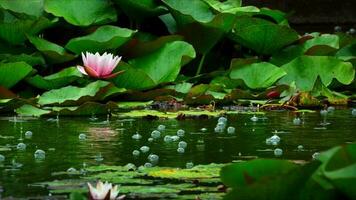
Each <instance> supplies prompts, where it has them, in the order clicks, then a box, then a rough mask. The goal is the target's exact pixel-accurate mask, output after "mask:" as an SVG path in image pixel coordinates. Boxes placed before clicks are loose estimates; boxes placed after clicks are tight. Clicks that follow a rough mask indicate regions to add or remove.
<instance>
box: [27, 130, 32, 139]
mask: <svg viewBox="0 0 356 200" xmlns="http://www.w3.org/2000/svg"><path fill="white" fill-rule="evenodd" d="M32 135H33V134H32V131H26V132H25V137H26V138H31V137H32Z"/></svg>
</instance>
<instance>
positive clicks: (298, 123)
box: [293, 117, 302, 125]
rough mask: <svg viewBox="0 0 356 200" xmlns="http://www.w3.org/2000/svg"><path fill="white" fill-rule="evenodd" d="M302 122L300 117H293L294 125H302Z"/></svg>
mask: <svg viewBox="0 0 356 200" xmlns="http://www.w3.org/2000/svg"><path fill="white" fill-rule="evenodd" d="M301 123H302V120H301V119H300V118H299V117H296V118H294V119H293V124H294V125H300V124H301Z"/></svg>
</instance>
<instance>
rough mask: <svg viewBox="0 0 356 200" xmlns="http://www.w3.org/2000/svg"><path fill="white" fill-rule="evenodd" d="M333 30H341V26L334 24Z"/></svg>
mask: <svg viewBox="0 0 356 200" xmlns="http://www.w3.org/2000/svg"><path fill="white" fill-rule="evenodd" d="M334 31H335V32H341V31H342V28H341V26H335V27H334Z"/></svg>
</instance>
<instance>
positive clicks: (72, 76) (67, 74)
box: [26, 67, 82, 90]
mask: <svg viewBox="0 0 356 200" xmlns="http://www.w3.org/2000/svg"><path fill="white" fill-rule="evenodd" d="M79 77H82V74H81V73H80V72H79V71H78V69H77V68H76V67H69V68H66V69H64V70H62V71H60V72H58V73H55V74H51V75H49V76H45V77H42V76H40V75H36V76H34V77H30V78H28V79H27V80H26V81H27V82H28V83H30V84H31V85H33V86H35V87H37V88H41V89H46V90H50V89H58V88H61V87H64V86H66V85H68V84H70V83H72V82H73V81H75V80H77V79H78V78H79Z"/></svg>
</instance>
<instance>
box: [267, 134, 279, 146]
mask: <svg viewBox="0 0 356 200" xmlns="http://www.w3.org/2000/svg"><path fill="white" fill-rule="evenodd" d="M280 141H281V138H280V137H279V136H278V135H273V136H271V137H269V138H267V139H266V144H267V145H274V146H277V145H278V144H279V142H280Z"/></svg>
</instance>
